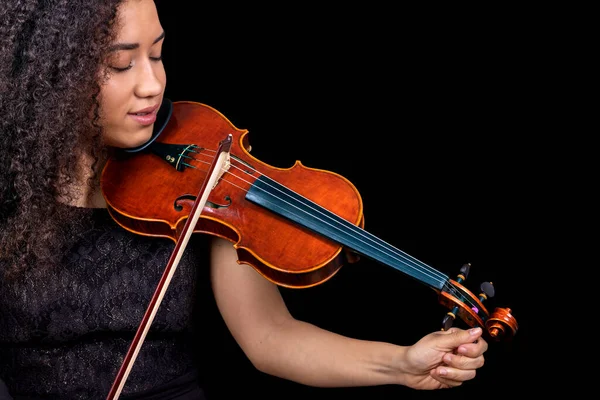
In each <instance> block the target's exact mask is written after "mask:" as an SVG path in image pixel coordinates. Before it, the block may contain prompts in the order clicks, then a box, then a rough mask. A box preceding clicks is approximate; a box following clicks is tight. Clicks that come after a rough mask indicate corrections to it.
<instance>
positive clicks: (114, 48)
mask: <svg viewBox="0 0 600 400" xmlns="http://www.w3.org/2000/svg"><path fill="white" fill-rule="evenodd" d="M164 38H165V31H163V32H162V33H161V34H160V35H158V37H157V38H156V39H154V41H153V42H152V44H156V43H158V42H160V41H161V40H163V39H164ZM138 47H140V44H139V43H117V44H115V45H113V46H110V49H109V51H111V52H112V51H118V50H135V49H137V48H138Z"/></svg>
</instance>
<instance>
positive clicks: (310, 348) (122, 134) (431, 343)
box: [87, 0, 488, 389]
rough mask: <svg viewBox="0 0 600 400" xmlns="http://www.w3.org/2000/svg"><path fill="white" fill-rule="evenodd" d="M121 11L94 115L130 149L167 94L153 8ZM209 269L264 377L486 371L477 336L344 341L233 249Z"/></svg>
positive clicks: (220, 250)
mask: <svg viewBox="0 0 600 400" xmlns="http://www.w3.org/2000/svg"><path fill="white" fill-rule="evenodd" d="M120 13H121V17H122V22H123V28H122V29H121V30H120V31H119V34H118V37H117V43H115V46H116V47H117V48H121V50H118V51H116V52H115V54H114V56H113V57H111V59H110V61H109V68H110V72H111V73H110V75H109V77H108V80H107V81H106V82H104V86H103V88H102V104H101V116H102V121H103V122H104V128H105V134H104V140H105V142H106V143H107V144H109V145H110V146H115V147H135V146H138V145H141V144H143V143H144V142H145V141H147V140H148V139H149V138H150V137H151V133H152V126H151V125H149V126H141V125H140V124H139V123H137V122H136V121H135V120H134V119H132V118H131V116H130V113H132V112H134V111H137V110H140V109H143V108H146V107H149V106H153V105H157V104H160V102H161V101H162V98H163V94H164V89H165V85H166V74H165V70H164V67H163V65H162V62H161V61H160V60H159V57H160V52H161V48H162V43H163V40H162V39H161V35H162V33H163V29H162V27H161V24H160V21H159V17H158V14H157V10H156V7H155V4H154V2H153V1H152V0H128V1H126V2H125V3H124V4H123V5H122V7H121V10H120ZM123 44H129V46H123ZM131 45H133V46H131ZM124 47H128V48H131V49H124ZM102 201H103V200H102V199H101V197H98V196H97V197H95V200H92V201H91V202H92V204H90V203H88V204H87V205H88V206H95V207H98V206H100V207H101V206H105V204H103V203H102ZM210 268H211V283H212V285H213V289H214V293H215V298H216V302H217V306H218V308H219V311H220V312H221V314H222V316H223V318H224V320H225V323H226V324H227V326H228V328H229V329H230V331H231V333H232V335H233V336H234V338H235V339H236V340H237V342H238V343H239V344H240V346H241V348H242V350H243V351H244V352H245V354H246V355H247V356H248V358H249V360H250V361H251V362H252V363H253V365H254V366H255V367H256V368H257V369H259V370H260V371H262V372H265V373H268V374H271V375H274V376H278V377H281V378H285V379H289V380H292V381H296V382H299V383H303V384H306V385H310V386H317V387H341V386H345V387H348V386H371V385H383V384H398V385H405V386H408V387H411V388H415V389H439V388H449V387H456V386H460V385H461V384H462V383H463V382H465V381H468V380H470V379H473V378H475V376H476V372H477V369H478V368H481V367H482V366H483V365H484V353H485V351H486V350H487V348H488V344H487V342H486V341H485V340H484V339H483V338H482V337H481V334H482V331H481V329H479V328H476V329H471V330H462V329H458V328H452V329H450V330H448V331H446V332H442V331H439V332H433V333H430V334H428V335H426V336H424V337H423V338H422V339H421V340H419V341H418V342H417V343H415V344H413V345H411V346H399V345H396V344H391V343H384V342H377V341H367V340H358V339H353V338H348V337H345V336H341V335H338V334H336V333H333V332H330V331H327V330H324V329H321V328H319V327H317V326H315V325H312V324H310V323H307V322H304V321H299V320H297V319H295V318H294V317H293V316H292V315H291V314H290V312H289V311H288V308H287V306H286V305H285V303H284V300H283V298H282V297H281V294H280V292H279V290H278V288H277V286H276V285H275V284H273V283H271V282H269V281H268V280H266V279H265V278H263V277H262V276H261V275H260V274H259V273H257V272H256V271H255V270H254V269H253V268H251V267H249V266H247V265H243V264H240V263H238V259H237V253H236V251H235V249H234V247H233V246H232V243H230V242H228V241H226V240H223V239H219V238H214V239H213V242H212V246H211V265H210Z"/></svg>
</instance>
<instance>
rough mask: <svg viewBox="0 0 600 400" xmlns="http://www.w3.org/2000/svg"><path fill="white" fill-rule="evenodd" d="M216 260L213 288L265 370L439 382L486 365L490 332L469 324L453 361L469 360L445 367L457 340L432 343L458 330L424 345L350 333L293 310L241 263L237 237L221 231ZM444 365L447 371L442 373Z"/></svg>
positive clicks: (358, 381) (325, 380) (347, 382)
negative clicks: (474, 332) (471, 329)
mask: <svg viewBox="0 0 600 400" xmlns="http://www.w3.org/2000/svg"><path fill="white" fill-rule="evenodd" d="M211 260H212V261H211V280H212V285H213V290H214V293H215V298H216V302H217V306H218V307H219V310H220V312H221V314H222V316H223V318H224V320H225V323H226V324H227V326H228V328H229V330H230V331H231V333H232V335H233V337H234V338H235V340H236V341H237V342H238V343H239V345H240V346H241V348H242V350H243V351H244V353H245V354H246V355H247V356H248V358H249V359H250V361H251V362H252V363H253V365H254V366H255V367H256V368H257V369H259V370H261V371H263V372H265V373H268V374H271V375H274V376H278V377H281V378H285V379H289V380H292V381H295V382H299V383H303V384H306V385H310V386H320V387H342V386H372V385H382V384H402V385H407V386H412V387H417V386H418V387H424V388H434V387H433V386H439V387H442V386H444V387H448V386H457V385H459V384H460V383H461V382H462V381H464V380H467V379H472V378H473V377H474V376H475V369H476V368H479V367H480V366H482V365H483V356H482V353H483V352H484V351H485V349H486V347H487V344H486V343H485V341H483V340H480V341H479V342H478V344H474V343H473V344H469V342H466V341H465V339H468V340H470V341H474V340H475V338H471V337H470V336H469V334H468V333H467V332H466V331H461V332H459V333H460V334H461V335H462V337H461V338H460V339H459V338H456V337H454V338H452V343H454V342H456V340H459V341H458V343H459V344H462V343H466V344H462V346H461V347H462V348H463V349H462V350H461V351H464V352H465V353H464V354H465V355H462V356H456V357H458V358H455V359H454V360H453V362H452V363H451V364H456V363H461V364H464V365H459V366H457V367H450V366H448V367H440V369H439V371H438V369H437V368H436V367H437V364H441V360H442V357H444V356H445V354H446V353H451V352H452V351H453V350H454V345H452V348H450V350H445V349H443V350H440V349H437V348H435V349H431V347H435V346H438V344H435V346H432V344H433V342H434V341H440V339H439V337H441V336H442V335H445V336H446V339H444V343H445V342H450V341H451V340H450V339H451V335H452V334H453V333H452V332H436V333H434V334H431V335H429V336H431V338H429V336H426V337H425V338H423V339H422V340H421V341H424V343H423V344H421V345H420V346H417V345H413V346H398V345H395V344H390V343H383V342H376V341H367V340H359V339H353V338H348V337H345V336H342V335H339V334H336V333H333V332H329V331H327V330H324V329H321V328H319V327H317V326H315V325H312V324H309V323H306V322H303V321H299V320H297V319H295V318H293V316H292V315H291V314H290V313H289V311H288V309H287V306H286V305H285V303H284V301H283V298H282V297H281V294H280V292H279V289H278V288H277V286H276V285H275V284H273V283H271V282H269V281H268V280H267V279H266V278H264V277H262V276H261V275H260V274H259V273H258V272H256V271H255V270H254V269H253V268H252V267H250V266H248V265H244V264H238V263H237V254H236V252H235V249H234V248H233V246H232V244H231V243H229V242H227V241H225V240H221V239H216V240H215V241H214V243H213V246H212V248H211ZM457 332H458V331H457ZM425 339H427V340H425ZM436 343H437V342H436ZM441 345H442V343H440V345H439V346H438V347H440V346H441ZM447 346H448V345H447V344H446V347H447ZM441 347H443V346H441ZM441 347H440V348H441ZM456 347H458V345H456ZM470 356H473V357H470ZM446 357H451V355H448V356H446ZM435 358H438V359H439V362H437V363H435V362H434V361H435ZM430 360H431V361H430ZM429 364H431V365H429ZM443 370H446V371H447V375H445V376H442V375H439V373H440V372H442V371H443ZM431 375H433V376H431ZM438 375H439V376H438ZM440 379H441V380H442V381H447V382H441V381H440ZM427 386H431V387H427Z"/></svg>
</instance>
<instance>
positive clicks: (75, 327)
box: [0, 207, 208, 399]
mask: <svg viewBox="0 0 600 400" xmlns="http://www.w3.org/2000/svg"><path fill="white" fill-rule="evenodd" d="M72 212H73V213H74V216H76V213H91V214H92V216H91V218H90V219H88V220H87V222H86V223H80V224H79V226H77V227H76V229H74V232H75V233H74V237H75V245H74V246H73V248H72V249H70V250H69V251H66V252H65V253H64V255H63V257H62V258H63V264H62V265H60V266H59V267H58V268H55V269H54V270H53V271H52V272H51V273H50V274H49V273H46V274H45V275H44V274H42V273H40V272H39V271H37V272H36V270H35V268H31V269H30V272H27V273H26V274H25V275H24V276H23V277H22V278H20V279H19V280H18V281H17V282H10V284H9V283H6V282H1V281H0V380H3V381H4V382H5V383H6V385H7V387H8V389H9V392H10V393H11V395H12V396H14V397H15V398H16V397H19V396H24V397H27V396H29V397H31V398H37V397H43V398H45V399H52V398H57V399H104V398H106V395H107V394H108V392H109V390H110V387H111V385H112V383H113V381H114V379H115V376H116V374H117V371H118V369H119V367H120V366H121V363H122V361H123V358H124V356H125V354H126V353H127V350H128V348H129V345H130V343H131V340H132V338H133V336H134V334H135V332H136V330H137V328H138V325H139V323H140V321H141V319H142V316H143V314H144V312H145V311H146V308H147V306H148V303H149V300H150V298H151V297H152V294H153V292H154V289H155V288H156V286H157V284H158V282H159V279H160V277H161V275H162V272H163V271H164V269H165V266H166V265H167V262H168V259H169V257H170V255H171V252H172V250H173V248H174V243H173V241H171V240H170V239H166V238H149V237H146V236H140V235H136V234H132V233H130V232H128V231H126V230H125V229H123V228H121V227H119V226H118V225H117V224H116V223H115V222H114V221H113V220H112V219H111V218H110V216H109V214H108V212H107V210H106V209H93V210H91V211H90V210H83V209H78V208H75V207H73V211H72ZM74 220H84V221H86V220H85V219H78V218H74ZM204 240H205V239H204V238H200V237H198V238H196V237H195V236H192V239H191V240H190V242H189V243H188V246H187V248H186V251H185V252H184V255H183V257H182V259H181V261H180V263H179V265H178V267H177V270H176V271H175V274H174V276H173V278H172V280H171V282H170V285H169V287H168V290H167V292H166V294H165V296H164V298H163V300H162V303H161V306H160V308H159V310H158V312H157V314H156V316H155V318H154V321H153V323H152V325H151V327H150V331H149V332H148V335H147V336H146V339H145V340H144V342H143V344H142V347H141V350H140V352H139V354H138V356H137V358H136V360H135V363H134V365H133V367H132V370H131V372H130V374H129V376H128V378H127V381H126V383H125V386H124V388H123V391H122V394H121V398H127V397H128V396H130V395H133V394H136V393H139V394H143V393H150V392H153V390H157V389H156V388H160V387H161V386H164V385H166V386H170V385H171V383H170V382H178V381H181V380H182V379H183V380H184V381H186V380H187V381H189V382H191V381H193V380H194V374H195V368H194V356H193V348H192V347H193V346H192V345H191V343H192V341H191V340H189V339H190V338H192V335H193V329H192V328H193V326H192V320H193V318H192V317H193V314H194V306H195V297H196V289H197V288H196V285H197V284H198V282H197V275H199V274H200V275H201V276H202V279H207V278H208V272H207V271H206V270H207V263H206V261H205V260H204V259H203V258H202V257H204V255H205V254H206V253H205V247H203V245H204V242H203V241H204ZM186 377H187V378H186ZM176 378H178V380H175V381H173V380H174V379H176ZM189 382H188V383H189ZM170 390H172V388H170ZM29 397H27V398H29ZM136 398H137V397H136ZM153 398H154V397H153ZM158 398H170V397H168V396H164V397H158Z"/></svg>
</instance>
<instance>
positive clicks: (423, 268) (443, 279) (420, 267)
mask: <svg viewBox="0 0 600 400" xmlns="http://www.w3.org/2000/svg"><path fill="white" fill-rule="evenodd" d="M204 150H207V151H210V152H214V153H216V152H215V151H214V150H211V149H206V148H204ZM194 153H196V154H200V155H204V154H203V153H201V152H194ZM180 156H183V157H185V158H188V159H192V160H195V161H198V162H201V163H203V164H206V165H209V164H210V163H208V162H207V161H203V160H199V159H197V158H195V157H189V156H187V155H184V154H180ZM187 165H188V166H190V167H193V166H192V165H189V164H187ZM230 165H231V166H232V167H233V168H235V169H236V170H238V171H240V172H241V173H242V174H245V175H248V173H247V172H245V171H244V170H242V169H241V168H240V167H238V166H237V165H235V164H234V163H231V164H230ZM244 167H245V168H250V169H251V170H252V171H254V172H256V173H258V174H260V175H262V176H264V177H265V178H266V179H269V180H270V181H273V182H276V181H275V180H274V179H272V178H270V177H269V176H267V175H265V174H263V173H262V172H260V171H257V170H256V169H254V168H252V167H250V166H248V165H246V164H244ZM205 172H206V171H205ZM223 172H224V174H227V175H229V176H232V177H234V178H236V179H239V180H241V181H242V182H244V183H246V184H248V185H250V186H252V185H253V183H252V182H250V181H247V180H245V179H243V178H242V177H240V176H237V175H235V174H232V173H231V172H229V171H228V170H224V171H223ZM226 181H227V183H229V184H231V185H233V186H235V187H237V188H239V189H240V190H243V191H247V189H245V188H243V187H241V186H239V185H237V184H235V183H233V182H231V181H230V180H226ZM267 185H268V186H270V187H271V188H273V189H275V190H277V191H278V192H280V193H282V194H283V195H284V196H285V197H289V196H288V195H287V194H285V193H283V192H281V191H280V190H279V189H277V188H276V187H274V186H272V185H270V184H268V183H267ZM257 189H259V190H263V189H260V188H258V187H257ZM294 193H295V192H294ZM295 194H297V195H298V196H300V197H301V198H302V199H303V200H305V201H306V202H307V203H304V205H306V206H308V207H309V208H311V209H313V210H314V211H316V212H318V213H319V214H321V215H323V216H324V217H326V218H328V219H330V220H332V221H333V223H334V224H336V226H334V225H332V224H330V223H328V222H326V221H323V220H322V219H319V218H317V219H319V220H320V221H321V222H323V223H325V224H327V225H329V226H331V227H332V228H334V229H337V230H338V231H340V230H341V229H340V228H339V227H338V226H337V224H338V223H337V221H335V220H333V219H331V217H329V216H328V215H327V214H324V213H323V212H322V211H321V210H320V208H323V207H322V206H320V205H318V204H316V203H314V202H313V201H312V200H310V199H308V198H306V197H304V196H301V195H299V194H298V193H295ZM279 199H280V200H282V201H283V202H285V203H286V204H288V205H290V206H292V207H295V208H296V209H298V210H299V211H301V212H304V213H306V211H304V210H301V209H299V208H298V207H296V206H294V205H292V204H290V203H289V202H288V201H286V200H285V199H284V198H279ZM348 226H349V228H350V230H352V231H353V233H355V234H358V235H359V236H361V237H362V238H365V239H367V240H369V241H370V242H375V246H374V245H373V244H371V243H367V242H365V241H364V240H361V239H358V240H360V241H361V242H362V243H364V244H366V245H367V246H369V247H371V248H374V249H376V250H379V247H378V246H376V245H377V244H383V245H384V246H383V247H386V248H387V249H386V250H387V251H388V252H389V253H388V255H390V254H393V255H392V258H395V259H396V260H401V261H403V262H404V263H405V264H406V265H407V266H408V267H409V268H412V269H414V270H416V271H419V272H421V273H423V274H425V275H428V276H429V277H431V278H433V279H435V280H437V281H438V282H440V283H442V286H443V287H445V288H446V289H447V291H448V292H450V293H452V294H453V295H454V296H455V297H457V298H460V297H461V295H460V293H459V291H458V290H457V289H455V287H454V284H452V283H451V282H450V281H449V278H448V276H447V275H445V274H442V273H441V272H439V271H437V270H436V269H435V268H432V267H430V266H429V265H427V264H425V263H424V262H422V261H420V260H418V259H416V258H414V257H413V256H411V255H409V254H407V253H405V252H403V251H402V250H400V249H398V248H396V247H394V246H392V245H390V244H389V243H386V242H385V241H383V240H381V239H378V240H375V239H373V237H374V236H373V235H372V234H370V233H369V232H367V231H365V230H364V229H362V228H360V227H357V226H355V225H352V224H348ZM396 256H397V257H401V258H400V259H399V258H397V257H396ZM429 272H431V273H433V274H434V275H433V276H432V275H431V274H430V273H429ZM464 300H466V301H465V303H467V304H468V305H469V307H471V308H475V309H476V308H478V307H477V306H476V305H474V304H473V303H472V302H471V301H470V299H469V298H468V297H465V298H464Z"/></svg>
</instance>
